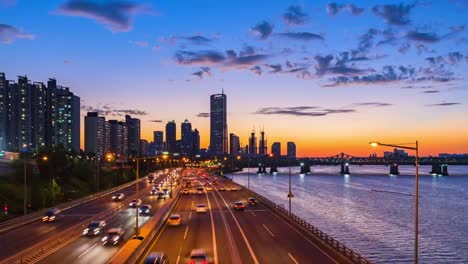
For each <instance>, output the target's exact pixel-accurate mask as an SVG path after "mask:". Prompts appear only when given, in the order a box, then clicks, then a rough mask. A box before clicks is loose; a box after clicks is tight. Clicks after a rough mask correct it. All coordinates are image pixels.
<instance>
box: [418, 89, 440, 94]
mask: <svg viewBox="0 0 468 264" xmlns="http://www.w3.org/2000/svg"><path fill="white" fill-rule="evenodd" d="M421 93H425V94H433V93H440V91H439V90H427V91H422V92H421Z"/></svg>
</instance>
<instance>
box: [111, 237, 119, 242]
mask: <svg viewBox="0 0 468 264" xmlns="http://www.w3.org/2000/svg"><path fill="white" fill-rule="evenodd" d="M119 238H120V237H118V236H116V237H114V239H112V240H114V242H115V241H118V240H119Z"/></svg>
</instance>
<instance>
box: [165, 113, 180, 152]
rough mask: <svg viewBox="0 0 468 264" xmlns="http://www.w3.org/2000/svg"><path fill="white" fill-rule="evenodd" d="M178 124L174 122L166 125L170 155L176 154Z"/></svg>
mask: <svg viewBox="0 0 468 264" xmlns="http://www.w3.org/2000/svg"><path fill="white" fill-rule="evenodd" d="M176 130H177V127H176V123H175V121H174V120H172V121H169V122H167V124H166V151H169V153H175V152H176Z"/></svg>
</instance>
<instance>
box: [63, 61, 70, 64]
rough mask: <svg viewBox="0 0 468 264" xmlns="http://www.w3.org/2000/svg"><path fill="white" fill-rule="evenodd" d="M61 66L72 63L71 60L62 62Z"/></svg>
mask: <svg viewBox="0 0 468 264" xmlns="http://www.w3.org/2000/svg"><path fill="white" fill-rule="evenodd" d="M63 64H72V61H71V60H64V61H63Z"/></svg>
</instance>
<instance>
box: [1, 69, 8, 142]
mask: <svg viewBox="0 0 468 264" xmlns="http://www.w3.org/2000/svg"><path fill="white" fill-rule="evenodd" d="M6 98H7V82H6V78H5V74H4V73H3V72H0V150H4V149H6V148H7V144H6V138H5V137H6V120H7V112H6V106H7V102H6Z"/></svg>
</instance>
